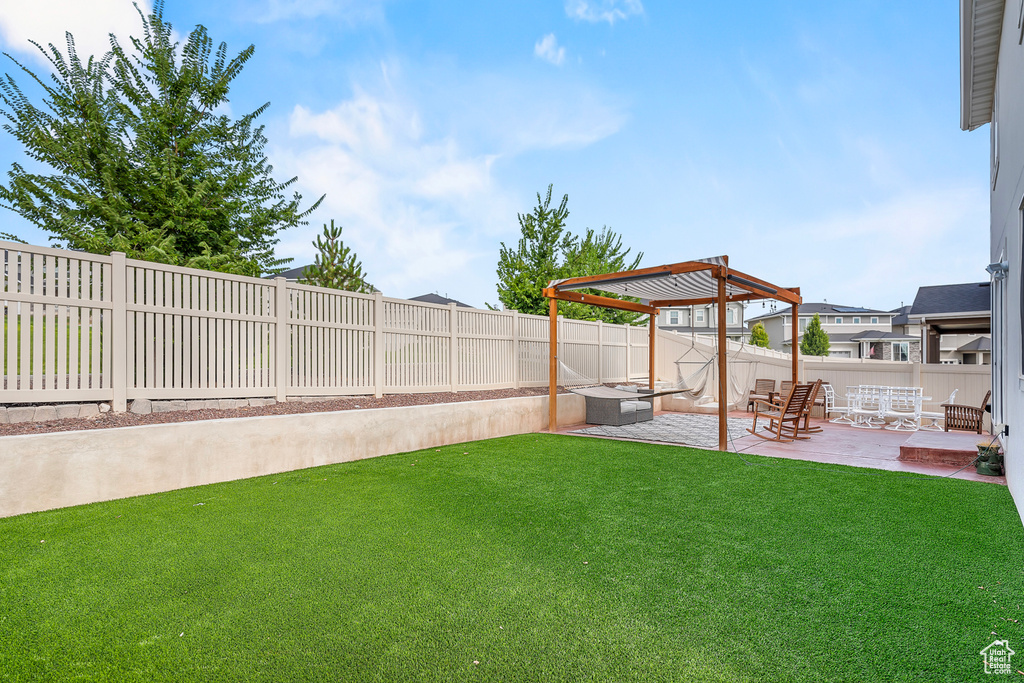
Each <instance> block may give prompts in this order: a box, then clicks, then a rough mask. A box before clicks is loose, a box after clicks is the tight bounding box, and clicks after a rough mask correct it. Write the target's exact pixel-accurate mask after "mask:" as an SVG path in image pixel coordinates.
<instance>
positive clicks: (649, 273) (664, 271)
mask: <svg viewBox="0 0 1024 683" xmlns="http://www.w3.org/2000/svg"><path fill="white" fill-rule="evenodd" d="M721 268H722V266H719V265H717V264H715V263H704V262H703V261H684V262H683V263H673V264H671V265H667V266H654V267H653V268H641V269H639V270H625V271H622V272H621V273H605V274H603V275H586V276H583V277H571V278H569V279H567V280H564V281H562V282H559V283H558V285H557V287H556V288H557V289H558V290H563V289H568V288H569V287H580V286H583V285H585V286H587V287H593V288H594V289H601V288H600V287H598V286H597V285H601V284H604V285H608V284H612V283H615V282H629V281H631V280H649V279H651V278H653V277H656V276H658V275H679V274H681V273H693V272H696V271H698V270H710V271H712V274H713V275H716V274H717V273H718V272H719V270H721Z"/></svg>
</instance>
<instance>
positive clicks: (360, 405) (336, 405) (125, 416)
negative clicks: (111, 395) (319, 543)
mask: <svg viewBox="0 0 1024 683" xmlns="http://www.w3.org/2000/svg"><path fill="white" fill-rule="evenodd" d="M547 393H548V388H547V387H529V388H524V389H494V390H491V391H463V392H458V393H452V392H439V393H435V394H390V395H387V396H382V397H381V398H375V397H373V396H350V397H346V398H336V399H329V400H324V401H317V402H313V403H305V402H301V401H291V402H286V403H276V404H274V405H269V406H262V407H251V406H250V407H247V408H235V409H233V410H209V409H207V410H180V411H176V412H171V413H151V414H149V415H135V414H133V413H128V412H124V413H101V414H99V415H97V416H95V417H90V418H77V417H76V418H68V419H64V420H51V421H49V422H18V423H15V424H0V437H2V436H13V435H16V434H45V433H47V432H71V431H78V430H82V429H112V428H114V427H134V426H137V425H151V424H167V423H171V422H194V421H197V420H223V419H229V418H236V417H256V416H260V415H296V414H298V413H327V412H333V411H337V410H365V409H367V408H392V407H395V406H418V405H428V404H433V403H458V402H461V401H486V400H489V399H496V398H515V397H518V396H544V395H547Z"/></svg>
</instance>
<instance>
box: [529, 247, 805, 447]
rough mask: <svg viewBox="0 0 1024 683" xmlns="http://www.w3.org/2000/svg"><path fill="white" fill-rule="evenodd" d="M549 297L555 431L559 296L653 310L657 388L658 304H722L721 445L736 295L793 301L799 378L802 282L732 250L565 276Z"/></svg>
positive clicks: (551, 409)
mask: <svg viewBox="0 0 1024 683" xmlns="http://www.w3.org/2000/svg"><path fill="white" fill-rule="evenodd" d="M579 289H595V290H598V291H602V292H609V293H612V294H618V295H620V296H631V297H635V298H639V299H641V302H640V303H636V302H632V301H623V300H621V299H615V298H612V297H607V296H601V295H598V294H590V293H585V292H579V291H575V290H579ZM544 296H546V297H547V298H548V299H549V306H548V311H549V315H550V325H551V332H550V356H549V365H548V366H549V380H548V384H549V402H548V424H549V429H550V430H551V431H555V428H556V427H557V415H558V403H557V401H558V398H557V391H556V387H557V385H558V301H574V302H578V303H586V304H590V305H593V306H602V307H604V308H614V309H619V310H624V311H633V312H636V313H646V314H648V315H649V316H650V321H649V323H648V324H649V329H650V342H649V346H648V350H649V353H650V361H649V364H648V368H649V371H648V373H647V374H648V376H649V378H648V385H649V387H650V388H651V389H654V338H655V333H656V330H657V327H656V325H655V322H654V319H655V316H656V315H657V314H658V310H659V309H661V308H666V307H670V306H695V305H704V304H717V306H718V396H719V399H718V447H719V449H720V450H725V449H726V448H727V441H728V423H727V414H728V402H729V401H728V367H727V357H728V354H727V353H724V352H723V351H724V349H725V348H726V322H725V309H726V304H727V303H729V302H733V301H750V300H752V299H775V300H777V301H782V302H785V303H787V304H790V305H791V306H792V307H793V340H794V343H793V353H792V355H793V363H792V378H793V382H794V383H795V382H796V381H797V379H798V370H799V366H798V356H799V350H798V347H797V345H796V339H797V338H798V337H799V334H798V332H799V325H798V320H799V312H798V310H799V306H800V304H801V303H803V299H802V298H801V297H800V288H799V287H788V288H787V287H779V286H777V285H773V284H772V283H770V282H767V281H766V280H762V279H760V278H757V277H754V276H753V275H748V274H746V273H743V272H741V271H738V270H733V269H730V268H729V257H728V256H717V257H714V258H710V259H702V260H698V261H684V262H682V263H673V264H669V265H664V266H655V267H653V268H641V269H638V270H627V271H621V272H618V273H605V274H603V275H588V276H586V277H574V278H568V279H565V280H554V281H552V282H550V283H548V286H547V287H546V288H545V289H544Z"/></svg>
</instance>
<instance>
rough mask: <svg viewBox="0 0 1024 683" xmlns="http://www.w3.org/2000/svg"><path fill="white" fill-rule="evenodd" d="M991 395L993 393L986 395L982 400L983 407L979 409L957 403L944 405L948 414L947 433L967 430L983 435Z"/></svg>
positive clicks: (943, 407)
mask: <svg viewBox="0 0 1024 683" xmlns="http://www.w3.org/2000/svg"><path fill="white" fill-rule="evenodd" d="M991 395H992V392H991V391H989V392H988V393H987V394H985V398H983V399H981V406H980V407H978V408H975V407H974V406H965V405H960V404H957V403H943V404H942V409H943V410H944V411H945V412H946V420H945V422H946V431H947V432H948V431H949V430H950V429H965V430H967V431H969V432H977V433H978V434H981V430H982V425H983V424H984V423H985V406H987V405H988V399H989V397H990V396H991Z"/></svg>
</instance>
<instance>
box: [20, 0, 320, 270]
mask: <svg viewBox="0 0 1024 683" xmlns="http://www.w3.org/2000/svg"><path fill="white" fill-rule="evenodd" d="M136 9H138V7H137V6H136ZM163 9H164V4H163V1H162V0H157V2H156V3H155V5H154V9H153V12H152V13H151V14H150V15H148V16H145V15H143V13H142V11H141V10H139V16H140V17H141V18H142V34H143V37H142V38H134V37H133V38H132V39H131V46H130V47H129V48H127V49H126V48H125V47H122V46H121V44H120V43H119V42H118V41H117V39H116V38H115V37H114V36H113V35H111V37H110V41H111V51H110V52H108V53H107V54H105V55H103V56H102V57H100V58H98V59H97V58H95V57H89V58H88V59H87V60H85V61H83V60H82V58H81V57H80V56H79V54H78V53H77V51H76V49H75V41H74V37H73V36H72V35H71V34H70V33H68V34H67V55H66V56H65V55H63V54H61V52H60V51H59V50H58V49H57V48H56V47H54V46H53V45H50V46H49V49H44V48H43V47H42V46H40V45H39V44H38V43H33V44H34V45H35V46H36V47H37V48H39V50H40V52H42V53H43V55H44V56H45V57H46V59H47V60H48V61H49V62H50V65H51V66H52V67H53V74H52V76H50V78H48V79H46V78H41V77H39V76H37V75H36V74H34V73H33V72H32V71H30V70H29V69H28V68H26V67H25V66H23V65H22V64H20V63H19V62H17V61H15V60H14V58H13V57H11V56H10V55H7V57H8V58H9V59H11V61H13V62H14V63H15V64H16V65H17V66H18V67H20V68H21V70H22V71H23V72H24V73H25V74H27V76H28V77H29V78H30V79H31V80H32V81H34V82H35V85H37V86H39V87H40V88H42V90H43V92H44V97H43V101H42V104H40V105H38V106H37V105H36V104H33V103H32V101H31V100H30V98H29V97H28V95H26V94H25V93H23V91H22V90H21V88H20V86H19V85H18V83H17V82H16V81H15V80H14V78H13V77H12V76H10V74H6V75H5V77H4V78H3V79H0V114H2V115H3V116H4V117H6V119H7V121H8V122H7V123H6V124H5V125H4V129H5V130H7V131H8V132H9V133H11V134H12V135H13V136H14V137H15V138H17V139H18V140H19V141H20V142H21V143H22V144H23V145H24V146H25V151H26V154H27V155H28V156H29V157H30V158H31V159H32V160H33V161H34V162H38V163H39V164H41V165H43V166H48V167H50V169H52V172H49V173H46V172H40V173H35V172H29V171H28V170H26V169H25V168H23V167H22V166H21V165H20V164H18V163H14V164H12V166H11V169H10V170H9V171H8V173H7V176H8V183H7V185H6V186H3V185H0V206H4V207H5V208H8V209H11V210H13V211H15V212H17V213H19V214H21V215H22V216H24V217H25V218H26V219H28V220H29V221H31V222H32V223H34V224H36V225H38V226H39V227H41V228H43V229H44V230H46V231H47V232H49V233H50V234H51V238H50V239H51V240H54V241H58V242H62V243H64V244H66V245H67V246H68V247H71V248H74V249H82V250H85V251H88V252H92V253H100V254H107V253H110V252H111V251H115V250H116V251H123V252H125V253H127V254H128V255H129V256H131V257H135V258H143V259H147V260H153V261H160V262H163V263H171V264H177V265H186V266H196V267H206V268H211V269H216V270H223V271H228V272H236V273H244V274H249V275H259V274H262V273H268V272H277V271H280V270H281V269H282V267H283V265H284V263H285V262H284V261H278V260H276V259H275V258H274V253H273V249H274V245H275V244H276V243H277V242H278V237H277V235H278V233H279V232H280V231H282V230H285V229H287V228H290V227H294V226H296V225H301V224H305V220H304V219H305V217H306V216H308V215H309V213H310V212H311V211H313V209H315V208H316V207H317V206H318V205H319V203H320V200H318V201H317V202H315V203H314V204H313V205H312V206H311V207H309V208H308V209H305V210H303V209H300V207H299V204H300V200H301V195H299V194H298V193H294V194H293V196H292V197H291V198H290V199H289V198H287V197H286V196H285V193H286V191H287V190H288V188H289V187H291V186H292V185H293V184H294V183H295V182H296V178H292V179H291V180H287V181H284V182H278V181H277V180H275V179H274V178H273V177H272V175H271V174H272V172H273V167H272V166H271V165H270V164H269V163H268V161H267V158H266V156H264V148H265V146H266V143H267V140H266V138H265V137H264V134H263V127H262V126H259V127H254V123H255V120H256V118H257V117H258V116H259V115H260V114H262V113H263V112H265V111H266V110H267V107H268V106H269V103H267V104H264V105H263V106H261V107H259V108H257V109H256V110H255V111H253V112H251V113H249V114H245V115H243V116H241V117H240V118H238V119H235V120H232V119H231V118H229V117H228V116H227V115H225V114H222V113H217V111H218V107H220V106H222V105H225V104H226V103H227V102H228V91H229V88H230V85H231V82H232V81H233V80H234V79H235V77H237V76H238V74H239V73H240V72H241V70H242V68H243V67H244V66H245V64H246V62H248V60H249V58H250V57H252V54H253V51H254V47H253V46H252V45H250V46H249V47H247V48H245V49H244V50H242V51H241V52H240V53H239V54H238V55H236V56H235V57H233V58H231V59H229V58H228V54H227V46H226V44H224V43H221V44H220V46H219V47H217V49H216V51H215V50H214V47H213V41H212V39H211V38H210V37H209V36H208V35H207V31H206V29H205V28H204V27H203V26H196V27H195V29H194V30H193V31H192V32H191V33H190V34H189V36H188V39H187V41H186V42H185V44H184V45H180V44H179V43H176V42H173V33H172V28H171V24H170V23H168V22H166V21H165V20H164V17H163ZM322 199H323V198H322V197H321V200H322Z"/></svg>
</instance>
